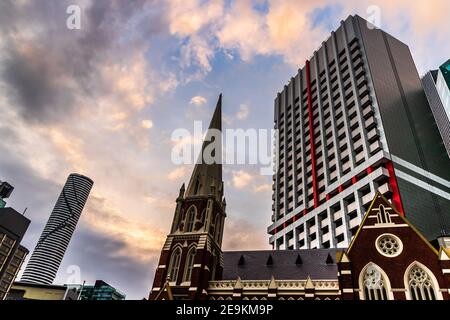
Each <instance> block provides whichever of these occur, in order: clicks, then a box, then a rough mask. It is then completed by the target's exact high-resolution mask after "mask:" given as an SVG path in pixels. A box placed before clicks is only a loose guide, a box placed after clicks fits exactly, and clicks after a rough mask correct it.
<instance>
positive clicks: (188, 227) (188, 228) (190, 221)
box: [184, 206, 197, 232]
mask: <svg viewBox="0 0 450 320" xmlns="http://www.w3.org/2000/svg"><path fill="white" fill-rule="evenodd" d="M196 211H197V210H196V209H195V207H194V206H191V207H190V208H189V210H188V213H187V215H186V224H185V227H184V231H185V232H192V230H193V228H194V220H195V213H196Z"/></svg>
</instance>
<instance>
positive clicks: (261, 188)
mask: <svg viewBox="0 0 450 320" xmlns="http://www.w3.org/2000/svg"><path fill="white" fill-rule="evenodd" d="M270 190H272V185H271V184H270V183H263V184H260V185H258V186H255V188H253V191H254V192H269V191H270Z"/></svg>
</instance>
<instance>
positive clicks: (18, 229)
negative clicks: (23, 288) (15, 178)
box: [0, 182, 30, 300]
mask: <svg viewBox="0 0 450 320" xmlns="http://www.w3.org/2000/svg"><path fill="white" fill-rule="evenodd" d="M13 189H14V188H13V187H12V186H11V185H9V184H7V183H6V182H3V183H2V184H1V185H0V194H1V196H0V199H2V198H7V197H9V196H10V194H11V192H12V190H13ZM29 225H30V220H29V219H27V218H26V217H24V216H23V215H22V214H20V213H19V212H17V211H16V210H14V209H13V208H9V207H8V208H3V207H2V208H0V300H3V299H4V298H5V296H6V294H7V293H8V291H9V289H10V287H11V285H12V283H13V282H14V280H15V279H16V276H17V273H18V272H19V270H20V267H21V265H22V263H23V261H24V259H25V257H26V255H27V254H28V250H27V249H26V248H25V247H23V246H21V245H20V242H21V241H22V238H23V236H24V235H25V232H26V231H27V229H28V226H29Z"/></svg>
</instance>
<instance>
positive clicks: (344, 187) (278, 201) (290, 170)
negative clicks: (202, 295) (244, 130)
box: [268, 16, 450, 249]
mask: <svg viewBox="0 0 450 320" xmlns="http://www.w3.org/2000/svg"><path fill="white" fill-rule="evenodd" d="M274 121H275V128H276V129H278V130H279V143H278V150H277V158H278V163H279V168H278V171H277V172H276V174H275V175H274V183H273V216H272V221H273V223H272V224H271V225H270V226H269V228H268V233H269V234H270V238H269V242H270V243H271V244H272V245H273V247H274V248H275V249H309V248H336V247H337V248H345V247H348V246H349V244H350V241H351V239H352V238H353V236H354V235H355V233H356V231H357V230H358V226H359V225H360V223H361V221H362V217H363V216H364V212H366V210H367V209H368V205H369V204H370V201H371V199H373V197H374V195H375V193H376V192H377V191H379V192H380V193H381V194H382V195H384V196H385V197H386V198H387V199H389V200H390V201H392V203H393V204H394V206H395V207H396V208H397V209H398V210H399V211H400V213H401V214H405V213H407V218H408V219H409V221H410V222H411V223H412V224H413V225H415V226H416V227H418V228H419V230H420V231H421V232H422V233H423V234H424V235H425V236H426V237H427V238H428V239H429V240H434V239H436V238H438V237H441V236H444V235H448V234H449V233H450V159H449V158H448V156H447V153H446V150H445V148H444V146H443V143H442V138H441V136H440V134H439V131H438V129H437V127H436V125H435V122H434V118H433V114H432V112H431V109H430V105H429V104H428V101H427V98H426V96H425V93H424V90H423V88H422V83H421V80H420V78H419V75H418V73H417V70H416V66H415V64H414V61H413V59H412V56H411V52H410V50H409V48H408V46H407V45H406V44H404V43H403V42H401V41H399V40H398V39H395V38H394V37H392V36H391V35H389V34H387V33H386V32H384V31H382V30H380V29H377V28H375V27H374V26H372V25H370V24H369V23H368V22H367V21H365V20H364V19H362V18H361V17H359V16H350V17H348V18H347V19H346V20H345V21H341V25H340V27H339V28H338V29H337V30H336V31H334V32H332V33H331V36H330V37H329V38H328V39H326V40H325V41H324V42H323V43H322V46H321V47H320V48H318V49H317V51H315V52H314V53H313V55H312V56H311V58H310V59H308V60H307V61H306V63H305V65H304V66H303V67H302V68H300V69H299V71H298V73H297V74H296V75H295V76H294V77H292V78H291V80H290V81H289V83H288V84H287V85H285V86H284V88H283V90H282V91H281V92H279V93H278V95H277V97H276V99H275V117H274Z"/></svg>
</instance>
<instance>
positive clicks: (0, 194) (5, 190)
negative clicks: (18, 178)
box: [0, 181, 14, 208]
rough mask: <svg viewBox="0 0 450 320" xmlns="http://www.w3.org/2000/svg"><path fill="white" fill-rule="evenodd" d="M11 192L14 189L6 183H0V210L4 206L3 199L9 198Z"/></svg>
mask: <svg viewBox="0 0 450 320" xmlns="http://www.w3.org/2000/svg"><path fill="white" fill-rule="evenodd" d="M13 190H14V187H13V186H12V185H10V184H9V183H8V182H2V181H0V208H4V207H5V206H6V201H5V199H6V198H9V196H10V195H11V193H12V192H13Z"/></svg>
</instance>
